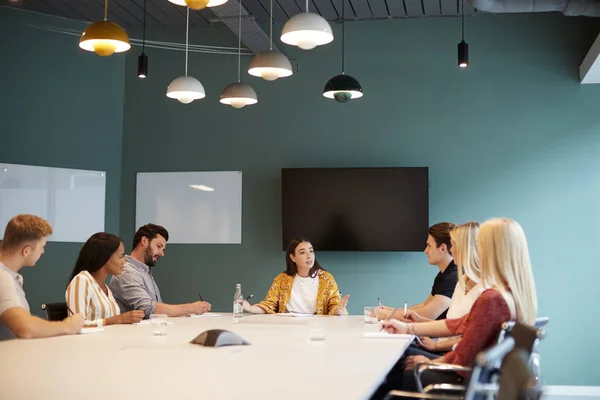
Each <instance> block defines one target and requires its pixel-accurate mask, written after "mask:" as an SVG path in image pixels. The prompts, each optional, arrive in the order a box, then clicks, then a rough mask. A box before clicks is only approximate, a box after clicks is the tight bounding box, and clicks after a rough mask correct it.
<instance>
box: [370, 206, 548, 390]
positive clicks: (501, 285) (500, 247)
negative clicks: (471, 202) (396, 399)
mask: <svg viewBox="0 0 600 400" xmlns="http://www.w3.org/2000/svg"><path fill="white" fill-rule="evenodd" d="M477 244H478V246H477V247H478V252H479V258H480V261H481V281H482V283H483V285H485V287H486V288H488V289H487V290H485V291H484V292H483V293H482V294H481V296H479V298H478V299H477V300H476V301H475V303H474V304H473V307H472V309H471V312H470V313H469V314H467V315H465V316H463V317H461V318H458V319H446V320H442V321H431V322H423V323H418V324H415V323H413V322H409V323H406V322H402V321H398V320H390V321H384V322H382V325H383V328H384V329H385V330H386V331H388V332H391V333H405V334H406V333H408V334H413V335H418V336H421V335H424V336H437V337H441V336H451V335H457V334H462V335H463V339H462V341H461V342H460V343H458V345H457V346H456V349H455V350H452V351H450V352H448V353H446V354H445V355H444V356H442V357H440V358H437V359H434V360H433V362H436V363H447V364H456V365H461V366H468V367H470V366H472V365H473V362H474V361H475V356H476V355H477V354H478V353H479V352H481V351H484V350H486V349H487V348H489V347H491V346H492V345H493V344H494V343H495V342H496V340H497V337H498V334H499V332H500V329H501V326H502V323H504V322H506V321H518V322H521V323H524V324H528V325H531V326H533V325H534V324H535V317H536V313H537V297H536V290H535V282H534V279H533V271H532V268H531V262H530V258H529V249H528V246H527V239H526V237H525V232H524V231H523V228H522V227H521V225H519V224H518V223H517V222H516V221H513V220H511V219H507V218H495V219H491V220H488V221H486V222H485V223H484V224H483V225H482V226H481V228H480V230H479V234H478V237H477ZM428 361H430V360H429V359H428V358H426V357H423V356H413V357H408V358H407V363H406V370H405V371H404V373H402V374H398V375H396V376H393V377H391V376H389V377H388V379H387V382H386V383H385V385H386V386H388V387H389V386H393V388H398V389H403V390H413V391H414V390H416V382H415V375H414V373H413V371H411V370H412V369H413V368H414V366H415V365H417V364H419V363H422V362H428ZM467 376H468V374H466V373H462V374H455V373H447V372H446V373H439V372H430V371H428V372H426V373H424V374H423V375H422V376H421V378H422V379H421V381H422V383H423V385H424V386H426V385H429V384H434V383H460V382H462V381H463V379H464V378H465V377H467Z"/></svg>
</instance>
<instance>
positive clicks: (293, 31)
mask: <svg viewBox="0 0 600 400" xmlns="http://www.w3.org/2000/svg"><path fill="white" fill-rule="evenodd" d="M281 41H282V42H283V43H286V44H289V45H292V46H298V47H300V48H301V49H303V50H312V49H314V48H315V47H317V46H322V45H324V44H327V43H331V42H332V41H333V33H332V31H331V26H330V25H329V22H327V21H326V20H325V18H323V17H321V16H320V15H318V14H314V13H310V12H308V0H306V12H303V13H299V14H296V15H294V16H293V17H292V18H290V19H289V20H288V21H287V22H286V23H285V25H284V26H283V30H282V31H281Z"/></svg>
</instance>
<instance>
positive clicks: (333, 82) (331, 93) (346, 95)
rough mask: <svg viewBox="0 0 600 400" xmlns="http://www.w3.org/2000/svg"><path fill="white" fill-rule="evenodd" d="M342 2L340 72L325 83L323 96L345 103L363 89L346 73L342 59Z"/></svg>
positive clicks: (343, 32) (360, 95)
mask: <svg viewBox="0 0 600 400" xmlns="http://www.w3.org/2000/svg"><path fill="white" fill-rule="evenodd" d="M345 3H346V2H345V1H343V2H342V73H341V74H340V75H336V76H334V77H333V78H331V79H330V80H328V81H327V83H326V84H325V88H324V89H323V96H325V97H326V98H328V99H335V101H337V102H339V103H347V102H349V101H350V100H353V99H358V98H361V97H362V96H363V89H362V86H360V83H359V82H358V81H357V80H356V79H355V78H354V77H352V76H350V75H346V70H345V65H344V59H345V56H346V54H345V52H344V45H345V43H344V42H345V37H346V32H345V30H344V11H345V10H344V4H345Z"/></svg>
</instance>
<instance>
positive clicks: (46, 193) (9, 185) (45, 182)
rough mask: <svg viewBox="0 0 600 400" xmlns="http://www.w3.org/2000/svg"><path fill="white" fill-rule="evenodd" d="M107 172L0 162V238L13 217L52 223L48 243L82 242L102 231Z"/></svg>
mask: <svg viewBox="0 0 600 400" xmlns="http://www.w3.org/2000/svg"><path fill="white" fill-rule="evenodd" d="M105 197H106V172H105V171H89V170H80V169H68V168H53V167H39V166H33V165H18V164H3V163H0V238H2V237H3V236H4V228H5V227H6V224H7V223H8V221H10V219H11V218H12V217H14V216H15V215H18V214H34V215H37V216H38V217H42V218H44V219H46V220H47V221H48V222H49V223H50V225H52V230H53V233H52V235H50V236H49V237H48V241H50V242H77V243H83V242H85V241H86V240H88V238H89V237H90V236H91V235H93V234H94V233H96V232H102V231H104V214H105Z"/></svg>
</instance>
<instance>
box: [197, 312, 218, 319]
mask: <svg viewBox="0 0 600 400" xmlns="http://www.w3.org/2000/svg"><path fill="white" fill-rule="evenodd" d="M222 316H223V315H222V314H219V313H212V312H207V313H204V314H190V317H192V318H210V317H222Z"/></svg>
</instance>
